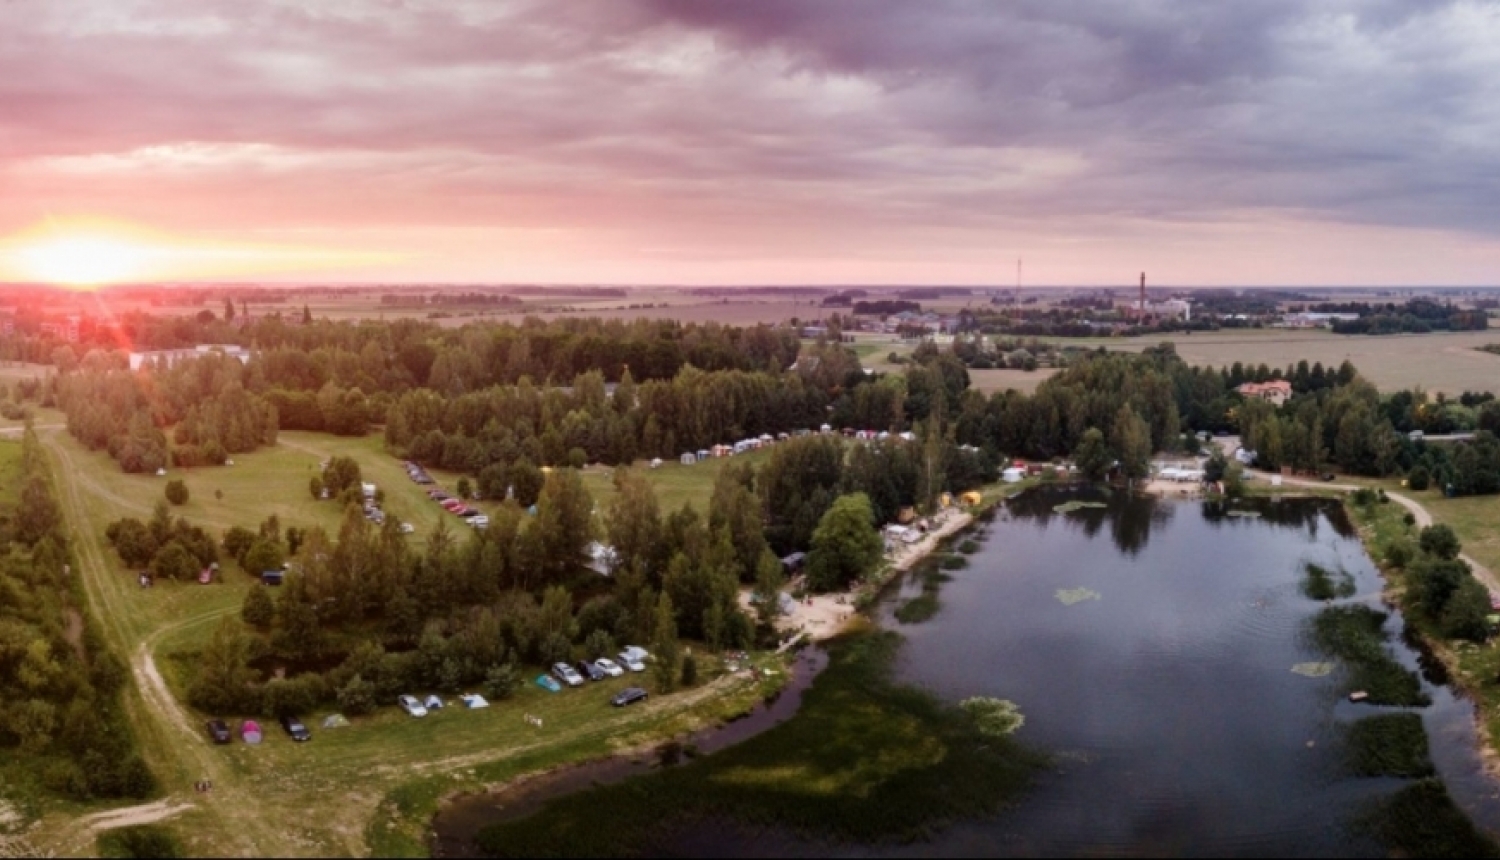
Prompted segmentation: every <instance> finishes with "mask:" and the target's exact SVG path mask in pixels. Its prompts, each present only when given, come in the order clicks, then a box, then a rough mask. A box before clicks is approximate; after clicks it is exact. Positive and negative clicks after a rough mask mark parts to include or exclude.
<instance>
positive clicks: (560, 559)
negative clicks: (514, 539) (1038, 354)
mask: <svg viewBox="0 0 1500 860" xmlns="http://www.w3.org/2000/svg"><path fill="white" fill-rule="evenodd" d="M536 507H537V514H536V519H535V520H533V521H532V523H531V525H530V527H529V528H528V529H527V530H526V534H527V537H528V538H531V539H534V540H535V547H536V550H537V551H538V552H539V557H538V558H535V559H534V561H535V562H536V563H537V565H538V567H539V568H540V569H539V571H538V572H539V573H540V574H541V575H542V578H543V581H545V582H548V583H553V582H561V581H563V580H565V579H566V578H567V577H569V576H570V575H572V574H573V573H574V572H576V571H577V570H578V568H580V567H582V566H583V565H584V564H586V563H587V562H588V560H589V558H588V551H587V548H588V544H589V541H590V539H591V538H592V525H593V522H592V518H593V509H594V502H593V499H591V498H589V491H588V490H587V489H585V488H584V486H583V480H582V479H581V478H579V477H578V473H577V472H575V471H573V470H572V469H558V470H556V471H554V472H552V473H551V474H550V475H548V476H547V481H546V483H545V484H544V485H543V486H542V492H541V495H540V496H539V497H538V498H537V503H536Z"/></svg>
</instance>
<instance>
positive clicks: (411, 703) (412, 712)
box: [396, 696, 427, 717]
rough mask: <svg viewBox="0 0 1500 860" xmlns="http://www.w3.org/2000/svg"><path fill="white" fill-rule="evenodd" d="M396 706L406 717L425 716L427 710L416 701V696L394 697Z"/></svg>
mask: <svg viewBox="0 0 1500 860" xmlns="http://www.w3.org/2000/svg"><path fill="white" fill-rule="evenodd" d="M396 704H397V705H399V706H400V707H401V710H403V711H405V712H406V715H407V716H409V717H425V716H427V709H426V708H424V707H422V703H421V702H419V701H417V697H416V696H398V697H396Z"/></svg>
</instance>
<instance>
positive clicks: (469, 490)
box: [455, 477, 474, 501]
mask: <svg viewBox="0 0 1500 860" xmlns="http://www.w3.org/2000/svg"><path fill="white" fill-rule="evenodd" d="M455 489H457V490H458V497H459V498H460V499H464V500H466V501H467V500H468V498H469V497H470V496H472V495H473V494H474V488H473V487H472V486H471V485H470V484H469V479H468V478H467V477H462V478H459V479H458V484H457V485H456V487H455Z"/></svg>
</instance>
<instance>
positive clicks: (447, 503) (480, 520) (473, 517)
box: [427, 490, 490, 529]
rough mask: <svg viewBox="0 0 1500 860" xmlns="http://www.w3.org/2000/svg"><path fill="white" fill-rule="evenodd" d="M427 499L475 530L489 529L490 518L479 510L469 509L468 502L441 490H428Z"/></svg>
mask: <svg viewBox="0 0 1500 860" xmlns="http://www.w3.org/2000/svg"><path fill="white" fill-rule="evenodd" d="M427 498H429V499H432V500H433V501H434V502H437V503H438V504H439V505H441V506H442V508H443V510H445V511H447V512H448V513H450V514H453V515H454V516H456V517H461V518H462V519H463V520H464V521H465V522H467V523H468V524H469V525H470V526H473V527H474V528H476V529H485V528H489V525H490V518H489V517H488V516H487V515H486V514H485V513H484V512H483V511H481V510H479V509H478V508H475V507H470V506H469V503H468V502H465V501H464V500H463V499H460V498H457V497H456V496H450V495H448V493H447V492H445V491H443V490H428V491H427Z"/></svg>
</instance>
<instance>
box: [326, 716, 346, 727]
mask: <svg viewBox="0 0 1500 860" xmlns="http://www.w3.org/2000/svg"><path fill="white" fill-rule="evenodd" d="M323 728H325V729H347V728H349V720H348V719H347V718H345V717H344V715H343V714H329V715H328V716H326V717H324V718H323Z"/></svg>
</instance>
